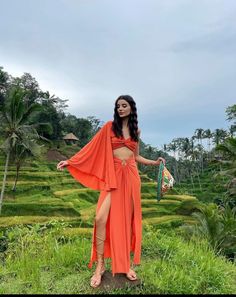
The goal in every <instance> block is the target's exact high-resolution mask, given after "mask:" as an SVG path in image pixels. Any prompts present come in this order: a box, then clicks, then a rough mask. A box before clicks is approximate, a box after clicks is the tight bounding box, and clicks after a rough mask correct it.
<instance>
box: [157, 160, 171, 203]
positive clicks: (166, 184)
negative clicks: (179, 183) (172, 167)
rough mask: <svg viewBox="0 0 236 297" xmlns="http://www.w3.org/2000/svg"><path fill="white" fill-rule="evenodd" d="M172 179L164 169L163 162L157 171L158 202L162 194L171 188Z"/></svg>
mask: <svg viewBox="0 0 236 297" xmlns="http://www.w3.org/2000/svg"><path fill="white" fill-rule="evenodd" d="M174 182H175V180H174V178H173V176H172V175H171V174H170V172H169V171H168V169H167V168H166V167H165V165H164V164H163V162H161V163H160V165H159V171H158V175H157V200H158V201H160V200H161V198H162V197H163V194H164V193H165V192H166V191H168V190H169V189H171V188H173V185H174Z"/></svg>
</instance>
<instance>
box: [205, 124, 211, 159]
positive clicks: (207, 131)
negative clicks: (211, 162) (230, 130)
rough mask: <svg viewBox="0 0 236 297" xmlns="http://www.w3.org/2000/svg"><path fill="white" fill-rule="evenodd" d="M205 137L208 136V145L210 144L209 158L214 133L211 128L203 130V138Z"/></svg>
mask: <svg viewBox="0 0 236 297" xmlns="http://www.w3.org/2000/svg"><path fill="white" fill-rule="evenodd" d="M204 138H207V139H208V141H207V146H208V154H207V155H208V159H209V154H210V149H211V138H212V133H211V130H210V129H206V130H205V131H204V132H203V139H204Z"/></svg>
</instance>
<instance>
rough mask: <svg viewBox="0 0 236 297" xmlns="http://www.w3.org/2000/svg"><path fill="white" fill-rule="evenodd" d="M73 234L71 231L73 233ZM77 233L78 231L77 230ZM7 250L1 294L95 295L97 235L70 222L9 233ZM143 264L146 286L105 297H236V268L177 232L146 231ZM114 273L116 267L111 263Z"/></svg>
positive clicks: (204, 245)
mask: <svg viewBox="0 0 236 297" xmlns="http://www.w3.org/2000/svg"><path fill="white" fill-rule="evenodd" d="M70 229H71V231H70V232H69V230H70ZM76 230H77V231H76ZM4 236H5V241H7V249H6V250H5V251H4V253H2V254H3V257H2V258H1V259H2V261H4V265H2V266H1V267H0V277H1V288H0V293H1V294H19V293H25V294H66V293H68V294H85V295H86V294H91V293H93V294H94V293H95V291H94V289H92V288H91V287H90V285H89V279H90V277H91V273H92V272H91V271H90V270H89V269H88V268H87V264H88V261H89V258H90V248H91V236H92V234H91V232H90V231H89V230H87V231H86V232H84V233H81V232H80V231H79V229H77V228H71V227H70V225H68V224H66V223H65V222H61V223H59V222H57V221H51V222H49V223H47V224H43V225H39V224H37V225H35V226H25V227H22V226H21V227H14V228H9V229H7V230H5V233H4ZM141 264H142V265H141V266H137V267H136V268H135V270H136V272H137V275H138V277H139V278H141V285H140V286H138V287H135V288H130V287H127V288H124V289H119V290H102V289H98V290H96V293H99V294H104V293H105V294H106V293H110V294H115V293H117V294H142V295H146V294H184V295H185V294H200V295H201V294H233V293H235V290H236V286H235V282H234V279H235V277H236V269H235V265H233V264H232V263H230V262H228V261H227V260H225V259H224V258H222V257H217V256H216V255H215V254H214V252H213V251H212V250H211V248H209V245H208V244H207V242H206V241H204V240H200V239H198V238H196V239H195V241H186V240H183V239H181V237H179V236H178V235H177V234H176V232H171V231H169V232H164V230H163V231H161V230H158V229H155V228H153V227H151V226H146V227H145V228H144V232H143V245H142V263H141ZM106 265H107V269H108V270H110V262H109V261H107V263H106ZM219 267H220V269H219Z"/></svg>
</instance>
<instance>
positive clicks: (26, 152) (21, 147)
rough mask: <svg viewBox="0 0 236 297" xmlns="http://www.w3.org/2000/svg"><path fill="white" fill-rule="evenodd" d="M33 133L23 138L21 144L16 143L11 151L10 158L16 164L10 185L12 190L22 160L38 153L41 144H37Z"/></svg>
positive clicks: (14, 186)
mask: <svg viewBox="0 0 236 297" xmlns="http://www.w3.org/2000/svg"><path fill="white" fill-rule="evenodd" d="M34 138H35V137H34V135H31V138H29V139H25V140H24V143H23V144H16V146H15V147H14V149H13V152H12V159H13V160H14V163H15V165H16V176H15V182H14V185H13V187H12V191H14V192H15V191H16V184H17V181H18V177H19V172H20V168H21V166H22V164H23V162H24V161H25V160H26V159H27V158H29V157H33V156H34V157H36V156H39V154H40V148H41V146H40V145H38V144H37V142H36V139H34Z"/></svg>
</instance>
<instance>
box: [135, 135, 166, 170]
mask: <svg viewBox="0 0 236 297" xmlns="http://www.w3.org/2000/svg"><path fill="white" fill-rule="evenodd" d="M140 133H141V130H138V136H139V137H140ZM134 156H135V161H137V162H139V163H142V164H144V165H159V164H160V162H161V161H162V162H163V163H164V165H165V163H166V161H165V159H164V158H162V157H159V158H158V159H157V160H156V161H155V160H150V159H146V158H144V157H142V156H141V155H140V154H139V142H138V144H137V147H136V150H135V152H134Z"/></svg>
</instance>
